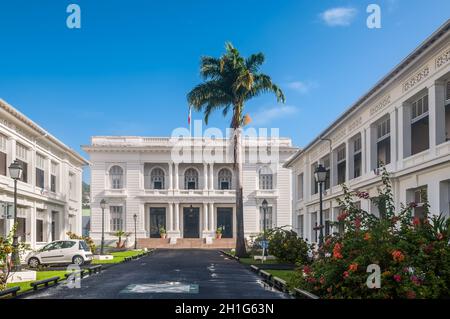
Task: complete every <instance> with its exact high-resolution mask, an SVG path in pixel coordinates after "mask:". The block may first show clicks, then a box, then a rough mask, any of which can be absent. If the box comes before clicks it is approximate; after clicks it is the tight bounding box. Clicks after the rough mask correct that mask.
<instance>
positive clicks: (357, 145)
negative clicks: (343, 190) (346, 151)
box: [353, 135, 361, 178]
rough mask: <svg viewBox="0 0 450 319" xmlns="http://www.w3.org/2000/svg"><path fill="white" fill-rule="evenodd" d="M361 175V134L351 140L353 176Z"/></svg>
mask: <svg viewBox="0 0 450 319" xmlns="http://www.w3.org/2000/svg"><path fill="white" fill-rule="evenodd" d="M359 176H361V135H358V136H357V137H356V138H355V139H354V140H353V178H356V177H359Z"/></svg>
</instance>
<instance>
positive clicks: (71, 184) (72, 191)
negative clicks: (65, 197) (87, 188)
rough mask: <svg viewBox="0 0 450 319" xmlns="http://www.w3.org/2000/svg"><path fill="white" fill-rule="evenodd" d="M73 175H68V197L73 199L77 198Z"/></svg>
mask: <svg viewBox="0 0 450 319" xmlns="http://www.w3.org/2000/svg"><path fill="white" fill-rule="evenodd" d="M76 182H77V181H76V176H75V174H74V173H69V195H70V198H72V199H75V198H76V196H77V183H76Z"/></svg>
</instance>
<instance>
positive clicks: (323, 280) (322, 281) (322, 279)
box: [319, 276, 325, 285]
mask: <svg viewBox="0 0 450 319" xmlns="http://www.w3.org/2000/svg"><path fill="white" fill-rule="evenodd" d="M319 282H320V283H321V284H322V285H323V284H324V283H325V278H324V277H323V276H322V277H320V280H319Z"/></svg>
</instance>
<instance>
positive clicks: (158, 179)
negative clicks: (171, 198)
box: [150, 168, 164, 189]
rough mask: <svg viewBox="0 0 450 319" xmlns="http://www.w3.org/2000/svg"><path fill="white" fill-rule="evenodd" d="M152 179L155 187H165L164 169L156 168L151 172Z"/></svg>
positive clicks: (152, 184)
mask: <svg viewBox="0 0 450 319" xmlns="http://www.w3.org/2000/svg"><path fill="white" fill-rule="evenodd" d="M150 181H151V186H152V187H153V189H164V171H163V170H162V169H160V168H154V169H153V170H152V172H151V174H150Z"/></svg>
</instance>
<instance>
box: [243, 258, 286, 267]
mask: <svg viewBox="0 0 450 319" xmlns="http://www.w3.org/2000/svg"><path fill="white" fill-rule="evenodd" d="M239 262H240V263H241V264H244V265H261V264H264V265H273V264H279V262H278V260H276V259H266V260H264V262H262V260H261V259H254V258H253V257H248V258H239Z"/></svg>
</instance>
